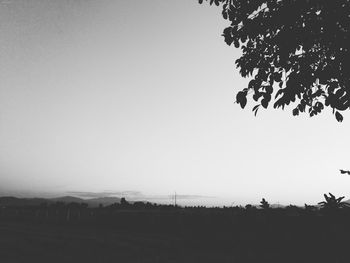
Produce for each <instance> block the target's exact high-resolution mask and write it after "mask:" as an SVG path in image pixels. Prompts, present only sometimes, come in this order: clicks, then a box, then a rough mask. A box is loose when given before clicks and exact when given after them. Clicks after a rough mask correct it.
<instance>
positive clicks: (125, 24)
mask: <svg viewBox="0 0 350 263" xmlns="http://www.w3.org/2000/svg"><path fill="white" fill-rule="evenodd" d="M226 25H227V21H225V20H224V19H223V18H222V17H221V10H220V8H218V7H215V6H211V7H210V6H208V5H199V4H198V2H197V1H195V0H193V1H188V0H176V1H174V0H172V1H171V0H150V1H144V0H134V1H127V0H119V1H113V0H110V1H108V0H101V1H93V0H84V1H80V0H75V1H73V0H71V1H68V0H62V1H55V0H46V1H43V0H42V1H38V0H30V1H25V0H22V1H21V0H16V1H12V0H7V1H0V195H10V194H11V195H16V196H58V195H63V194H70V193H86V196H93V195H96V194H98V193H101V194H104V195H113V194H116V195H117V194H124V195H126V196H128V194H130V193H134V195H133V197H135V196H136V197H137V196H138V197H140V198H144V199H147V198H149V199H152V198H153V199H152V200H155V199H157V198H158V199H159V200H163V201H164V200H165V201H167V200H169V202H171V197H169V196H171V195H173V194H174V193H175V192H176V193H177V194H178V195H179V197H182V198H180V199H179V202H180V203H179V204H205V205H232V204H247V203H252V204H257V203H259V202H260V200H261V199H262V198H263V197H264V198H265V199H266V200H268V201H269V202H270V203H280V204H298V205H303V204H304V203H308V204H314V203H316V202H319V201H322V199H323V194H324V193H328V192H331V193H333V194H335V195H336V196H338V195H342V196H343V195H344V196H345V197H346V198H350V177H349V176H346V175H341V174H340V173H339V169H350V161H349V157H348V153H347V151H348V149H349V145H350V136H349V129H350V115H349V114H346V113H345V114H344V121H343V123H338V122H337V121H336V120H335V118H334V116H333V115H332V113H331V111H330V110H326V111H325V112H324V113H323V114H322V115H319V116H316V117H313V118H309V117H308V116H306V115H305V116H303V115H302V116H298V117H293V116H292V108H291V107H289V108H287V109H285V110H284V111H282V110H274V109H272V107H271V106H270V107H269V109H267V110H260V111H259V112H258V115H257V116H256V117H255V116H254V114H253V112H252V111H251V108H253V106H255V104H254V102H253V101H252V100H251V101H250V103H249V102H248V105H247V107H246V109H245V110H242V109H241V108H240V107H239V105H238V104H235V103H234V101H235V94H236V93H237V92H238V91H239V90H241V89H243V88H245V87H246V86H247V83H248V82H249V79H243V78H242V77H241V76H240V75H239V72H238V70H237V69H236V68H235V64H234V61H235V59H237V58H238V57H239V56H240V51H239V50H238V49H235V48H234V47H229V46H227V45H226V44H225V43H224V40H223V37H222V36H221V34H222V31H223V29H224V27H225V26H226ZM135 193H137V194H136V195H135Z"/></svg>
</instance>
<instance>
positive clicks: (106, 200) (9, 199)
mask: <svg viewBox="0 0 350 263" xmlns="http://www.w3.org/2000/svg"><path fill="white" fill-rule="evenodd" d="M55 202H63V203H66V204H68V203H86V204H88V205H89V207H97V206H99V205H100V204H102V205H104V206H106V205H111V204H114V203H120V198H118V197H99V198H90V199H83V198H79V197H75V196H62V197H55V198H18V197H13V196H2V197H0V207H1V206H7V207H9V206H10V207H11V206H38V205H40V204H43V203H48V204H52V203H55Z"/></svg>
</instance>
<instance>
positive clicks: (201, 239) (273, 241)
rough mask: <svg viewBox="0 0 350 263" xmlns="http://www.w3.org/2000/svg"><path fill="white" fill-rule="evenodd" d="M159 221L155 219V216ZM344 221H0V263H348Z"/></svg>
mask: <svg viewBox="0 0 350 263" xmlns="http://www.w3.org/2000/svg"><path fill="white" fill-rule="evenodd" d="M162 213H163V214H164V215H163V214H162ZM349 244H350V220H348V217H345V216H344V217H337V218H335V217H333V218H332V217H324V216H276V215H259V216H255V215H254V216H252V215H248V216H247V215H240V216H233V215H232V214H231V213H230V212H222V211H220V212H209V213H208V212H195V213H186V212H185V213H184V212H171V213H168V212H157V213H156V214H152V213H151V214H150V213H148V214H147V215H145V214H144V213H138V212H135V211H134V212H132V213H129V212H118V213H115V214H113V215H112V216H111V218H108V220H107V219H106V218H100V219H99V220H90V221H89V220H85V221H84V220H75V221H74V220H71V221H70V222H64V221H62V222H58V221H50V220H29V219H27V218H20V217H16V218H0V262H4V263H21V262H23V263H24V262H25V263H28V262H37V263H40V262H52V263H55V262H84V263H89V262H101V263H103V262H123V263H124V262H125V263H128V262H135V263H137V262H140V263H146V262H150V263H151V262H162V263H163V262H164V263H167V262H191V263H195V262H201V263H202V262H204V263H205V262H237V263H241V262H242V263H244V262H298V263H300V262H308V263H309V262H332V263H336V262H344V263H345V262H350V256H349V253H347V251H348V250H347V248H348V246H349Z"/></svg>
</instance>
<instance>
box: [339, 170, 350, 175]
mask: <svg viewBox="0 0 350 263" xmlns="http://www.w3.org/2000/svg"><path fill="white" fill-rule="evenodd" d="M340 173H341V174H349V175H350V171H345V170H341V169H340Z"/></svg>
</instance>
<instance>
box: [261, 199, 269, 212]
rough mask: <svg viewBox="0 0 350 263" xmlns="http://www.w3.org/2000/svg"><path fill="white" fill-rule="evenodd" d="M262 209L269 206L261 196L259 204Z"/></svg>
mask: <svg viewBox="0 0 350 263" xmlns="http://www.w3.org/2000/svg"><path fill="white" fill-rule="evenodd" d="M259 206H260V207H261V208H262V209H269V208H270V204H269V203H268V202H267V201H266V200H265V198H263V199H262V200H261V202H260V205H259Z"/></svg>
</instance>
